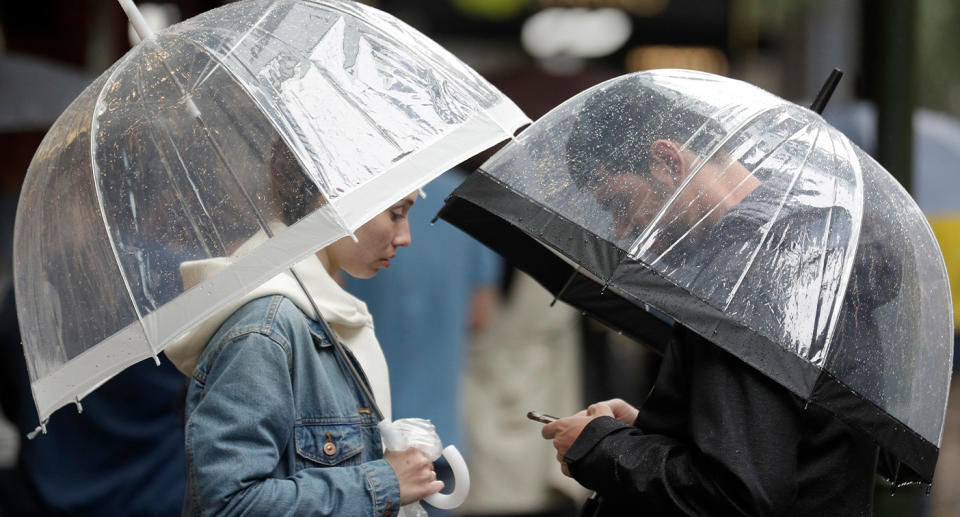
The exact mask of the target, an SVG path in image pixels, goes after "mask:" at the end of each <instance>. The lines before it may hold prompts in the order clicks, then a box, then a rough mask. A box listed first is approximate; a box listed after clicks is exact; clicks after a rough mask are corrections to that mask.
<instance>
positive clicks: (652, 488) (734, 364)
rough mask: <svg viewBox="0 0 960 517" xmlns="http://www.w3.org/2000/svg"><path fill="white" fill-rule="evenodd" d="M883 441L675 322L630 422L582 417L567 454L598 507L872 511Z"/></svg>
mask: <svg viewBox="0 0 960 517" xmlns="http://www.w3.org/2000/svg"><path fill="white" fill-rule="evenodd" d="M877 452H878V449H877V447H876V446H875V445H874V444H873V442H872V441H871V440H870V438H869V437H867V436H865V435H862V434H860V433H859V432H857V431H855V430H853V429H851V428H850V427H848V426H846V425H845V424H843V423H842V422H840V421H839V420H838V419H836V418H835V417H833V416H832V415H831V414H829V413H828V412H826V411H825V410H823V409H821V408H819V407H816V406H814V405H810V406H809V407H805V404H804V402H803V401H802V400H800V399H799V398H798V397H796V396H794V395H793V394H791V393H790V392H788V391H787V390H786V389H785V388H783V387H781V386H780V385H778V384H776V383H775V382H773V381H771V380H770V379H768V378H767V377H765V376H764V375H763V374H762V373H760V372H758V371H756V370H754V369H753V368H751V367H749V366H747V365H746V364H744V363H743V362H741V361H740V360H738V359H736V358H735V357H733V356H731V355H730V354H729V353H727V352H725V351H723V350H721V349H720V348H719V347H717V346H714V345H713V344H712V343H709V342H708V341H706V340H704V339H703V338H701V337H699V336H697V335H696V334H694V333H693V332H691V331H689V330H686V329H685V328H683V327H680V326H677V329H676V330H675V332H674V337H673V339H672V340H671V342H670V343H669V344H668V348H667V351H666V355H665V357H664V362H663V365H662V367H661V370H660V374H659V377H658V378H657V381H656V384H655V386H654V389H653V391H652V392H651V394H650V396H649V397H648V398H647V400H646V402H645V403H644V404H643V406H642V408H641V409H640V414H639V416H638V418H637V420H636V422H635V423H634V425H633V426H629V425H626V424H623V423H620V422H617V421H615V420H613V419H612V418H609V417H603V418H598V419H596V420H594V421H592V422H591V423H590V424H589V425H587V426H586V427H585V428H584V430H583V432H582V434H581V435H580V437H579V438H578V439H577V440H576V441H575V442H574V443H573V445H572V446H571V447H570V450H569V451H568V453H567V455H566V457H565V460H566V462H567V463H568V464H569V466H570V470H571V473H572V475H573V477H574V478H576V479H577V481H579V482H580V483H581V484H583V485H584V486H586V487H588V488H591V489H594V490H597V491H598V492H599V495H600V497H601V504H600V511H599V513H598V515H618V516H619V515H657V516H661V515H776V516H791V515H797V516H810V515H817V516H829V515H837V516H844V517H849V516H857V515H871V514H872V509H871V505H872V497H873V480H874V477H873V475H874V472H875V469H876V461H877Z"/></svg>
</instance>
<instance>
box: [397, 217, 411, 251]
mask: <svg viewBox="0 0 960 517" xmlns="http://www.w3.org/2000/svg"><path fill="white" fill-rule="evenodd" d="M411 240H412V237H411V236H410V223H408V222H407V220H406V219H404V220H403V223H402V224H401V226H400V230H399V231H398V232H397V234H396V235H395V236H394V237H393V245H394V246H395V247H397V248H402V247H404V246H409V245H410V241H411Z"/></svg>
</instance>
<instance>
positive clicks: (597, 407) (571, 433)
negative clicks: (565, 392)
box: [540, 401, 629, 476]
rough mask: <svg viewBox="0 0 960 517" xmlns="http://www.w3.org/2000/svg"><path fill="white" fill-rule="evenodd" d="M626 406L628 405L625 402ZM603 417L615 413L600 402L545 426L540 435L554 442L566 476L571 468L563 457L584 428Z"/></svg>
mask: <svg viewBox="0 0 960 517" xmlns="http://www.w3.org/2000/svg"><path fill="white" fill-rule="evenodd" d="M621 402H622V401H621ZM624 404H626V403H625V402H624ZM628 405H629V404H628ZM601 416H609V417H613V416H614V413H613V410H612V409H610V406H609V405H607V404H606V403H603V402H598V403H596V404H593V405H591V406H590V407H588V408H587V409H585V410H583V411H580V412H579V413H577V414H575V415H572V416H568V417H566V418H560V419H558V420H557V421H555V422H551V423H549V424H547V425H545V426H543V430H542V431H541V432H540V434H541V435H542V436H543V437H544V439H546V440H553V448H554V449H556V450H557V461H559V462H560V470H561V471H563V474H564V475H566V476H570V467H568V466H567V464H566V462H564V461H563V457H564V456H565V455H566V454H567V451H568V450H570V446H571V445H573V442H575V441H576V440H577V437H579V436H580V433H581V432H582V431H583V428H584V427H586V425H587V424H588V423H590V421H591V420H593V419H594V418H599V417H601Z"/></svg>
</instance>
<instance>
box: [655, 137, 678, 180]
mask: <svg viewBox="0 0 960 517" xmlns="http://www.w3.org/2000/svg"><path fill="white" fill-rule="evenodd" d="M650 174H652V175H653V177H654V179H656V180H657V181H658V182H660V183H661V184H663V185H667V186H670V187H673V188H674V189H676V188H678V187H679V186H680V182H681V181H683V177H684V175H686V168H685V166H684V163H683V156H682V155H681V154H680V147H679V146H678V145H677V144H676V143H674V142H672V141H670V140H663V139H661V140H654V141H653V143H651V144H650Z"/></svg>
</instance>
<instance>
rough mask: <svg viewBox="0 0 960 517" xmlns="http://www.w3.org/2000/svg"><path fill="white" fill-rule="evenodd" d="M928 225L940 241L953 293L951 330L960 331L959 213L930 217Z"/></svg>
mask: <svg viewBox="0 0 960 517" xmlns="http://www.w3.org/2000/svg"><path fill="white" fill-rule="evenodd" d="M929 219H930V226H931V227H932V228H933V233H934V234H936V236H937V241H938V242H939V243H940V250H941V251H943V259H944V261H945V262H946V263H947V275H948V276H949V277H950V292H951V293H952V295H953V327H954V328H953V330H954V332H960V213H956V214H945V215H937V216H933V217H930V218H929Z"/></svg>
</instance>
